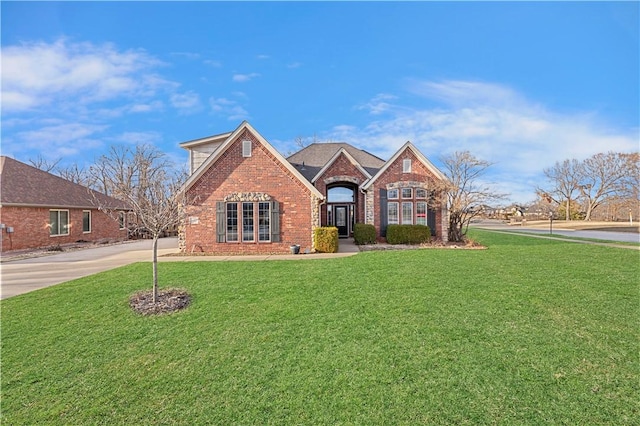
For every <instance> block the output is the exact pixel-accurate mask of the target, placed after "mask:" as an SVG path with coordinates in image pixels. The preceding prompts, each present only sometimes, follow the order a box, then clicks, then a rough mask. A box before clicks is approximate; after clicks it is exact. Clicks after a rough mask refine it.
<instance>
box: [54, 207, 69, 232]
mask: <svg viewBox="0 0 640 426" xmlns="http://www.w3.org/2000/svg"><path fill="white" fill-rule="evenodd" d="M51 212H57V213H58V229H57V230H56V231H57V232H60V212H67V226H66V228H67V232H66V233H64V234H62V233H57V234H52V233H51V229H52V225H53V224H52V223H49V237H66V236H68V235H69V228H71V214H70V213H69V210H68V209H49V222H51Z"/></svg>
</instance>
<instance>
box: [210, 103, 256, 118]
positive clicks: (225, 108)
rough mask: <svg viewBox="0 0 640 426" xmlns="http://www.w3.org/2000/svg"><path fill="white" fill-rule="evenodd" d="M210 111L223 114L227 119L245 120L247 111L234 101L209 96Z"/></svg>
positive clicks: (247, 114) (247, 116) (247, 115)
mask: <svg viewBox="0 0 640 426" xmlns="http://www.w3.org/2000/svg"><path fill="white" fill-rule="evenodd" d="M209 106H210V107H211V111H212V112H213V113H214V114H217V115H223V116H225V117H226V118H227V120H229V121H232V120H246V119H248V118H249V113H248V112H247V111H246V110H245V109H244V108H243V107H242V106H241V105H240V104H239V103H238V102H236V101H233V100H229V99H227V98H209Z"/></svg>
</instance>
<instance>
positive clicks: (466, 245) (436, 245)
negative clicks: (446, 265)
mask: <svg viewBox="0 0 640 426" xmlns="http://www.w3.org/2000/svg"><path fill="white" fill-rule="evenodd" d="M358 248H359V249H360V251H377V250H417V249H462V250H484V249H486V248H487V247H486V246H483V245H480V244H478V243H477V242H475V241H473V240H467V241H464V242H458V243H454V242H446V243H444V242H442V241H439V240H437V241H432V242H429V243H426V244H388V243H384V242H379V243H377V244H363V245H360V246H358Z"/></svg>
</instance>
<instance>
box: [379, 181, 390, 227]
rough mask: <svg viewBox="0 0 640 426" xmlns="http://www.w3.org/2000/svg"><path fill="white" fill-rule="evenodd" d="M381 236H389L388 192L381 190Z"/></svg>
mask: <svg viewBox="0 0 640 426" xmlns="http://www.w3.org/2000/svg"><path fill="white" fill-rule="evenodd" d="M379 211H380V236H381V237H386V236H387V222H388V220H389V219H388V218H387V213H388V211H387V190H386V189H384V188H380V210H379Z"/></svg>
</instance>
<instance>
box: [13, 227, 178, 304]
mask: <svg viewBox="0 0 640 426" xmlns="http://www.w3.org/2000/svg"><path fill="white" fill-rule="evenodd" d="M151 247H152V241H151V240H140V241H128V242H125V243H122V244H115V245H111V246H106V247H99V248H90V249H83V250H76V251H71V252H68V253H60V254H54V255H49V256H42V257H35V258H30V259H22V260H13V261H9V262H3V263H2V264H0V279H1V283H0V298H1V299H6V298H7V297H11V296H16V295H18V294H22V293H27V292H29V291H33V290H37V289H40V288H44V287H48V286H51V285H55V284H60V283H63V282H66V281H71V280H75V279H77V278H82V277H86V276H87V275H92V274H96V273H98V272H102V271H106V270H109V269H113V268H117V267H119V266H124V265H128V264H130V263H134V262H141V261H143V262H145V261H149V262H150V261H151V260H152V256H153V255H152V252H151ZM177 251H178V239H177V238H162V239H160V240H158V256H161V255H166V254H170V253H176V252H177Z"/></svg>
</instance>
